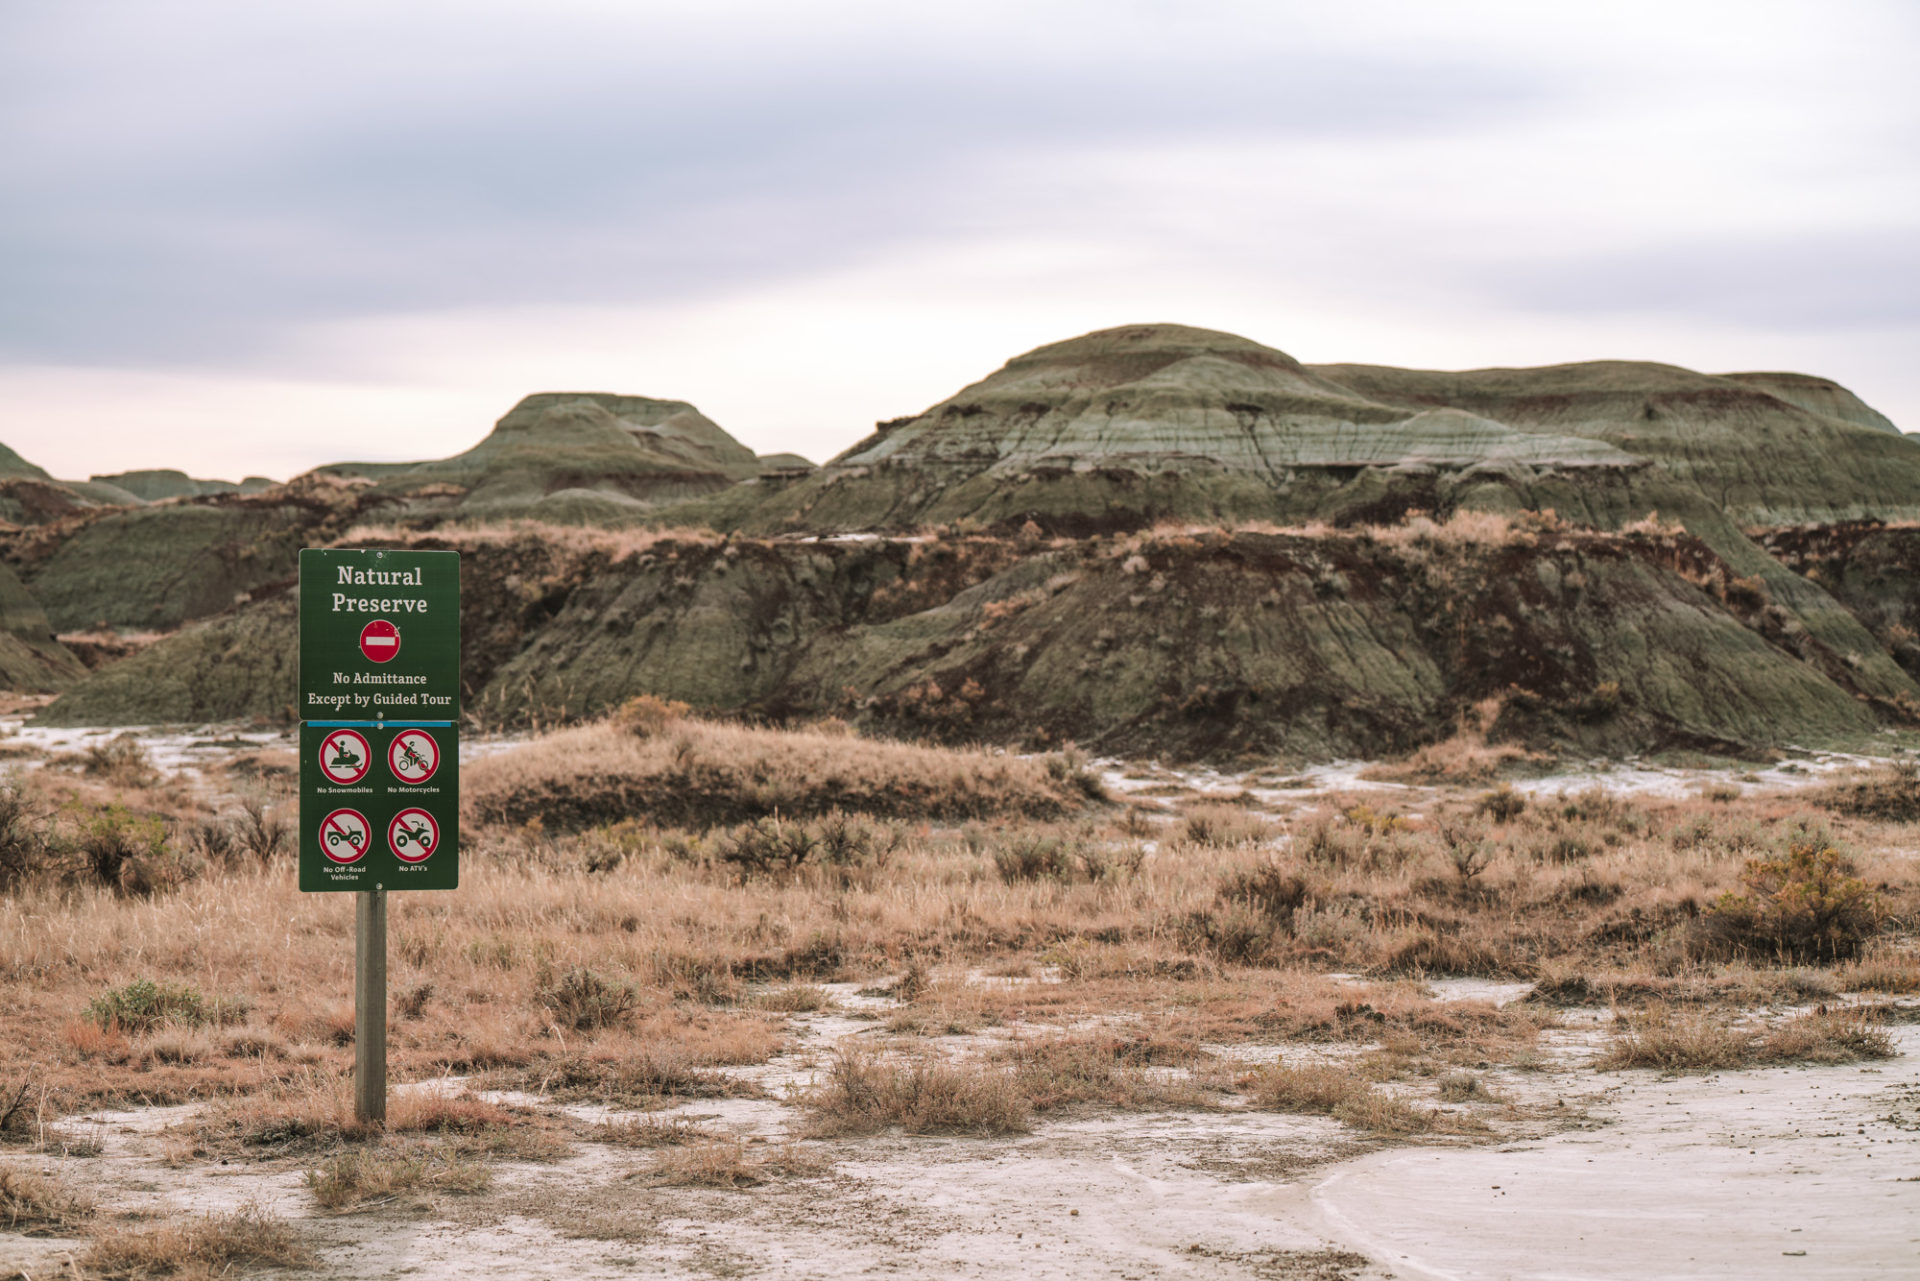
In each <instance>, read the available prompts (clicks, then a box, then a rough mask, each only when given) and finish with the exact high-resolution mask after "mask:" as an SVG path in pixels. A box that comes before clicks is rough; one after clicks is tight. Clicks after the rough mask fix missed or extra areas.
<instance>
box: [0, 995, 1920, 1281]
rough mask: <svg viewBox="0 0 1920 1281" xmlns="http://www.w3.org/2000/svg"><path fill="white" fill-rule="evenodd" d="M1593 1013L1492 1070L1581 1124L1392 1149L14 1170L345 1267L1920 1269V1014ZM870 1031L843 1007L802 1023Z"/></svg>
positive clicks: (875, 1142) (1635, 1274)
mask: <svg viewBox="0 0 1920 1281" xmlns="http://www.w3.org/2000/svg"><path fill="white" fill-rule="evenodd" d="M1442 995H1448V994H1447V993H1442ZM1461 995H1472V996H1480V995H1483V994H1481V993H1478V992H1463V993H1461ZM1594 1013H1595V1014H1596V1015H1597V1013H1598V1012H1597V1011H1596V1012H1594ZM1571 1022H1572V1027H1570V1028H1569V1029H1568V1030H1567V1031H1564V1032H1560V1033H1556V1034H1554V1035H1555V1037H1556V1039H1557V1040H1558V1041H1559V1044H1560V1050H1561V1052H1560V1054H1559V1055H1558V1057H1559V1058H1560V1060H1561V1066H1560V1067H1558V1068H1557V1069H1556V1070H1553V1071H1550V1072H1546V1073H1528V1074H1507V1075H1503V1076H1501V1077H1500V1078H1499V1080H1498V1081H1497V1086H1498V1088H1499V1089H1501V1090H1502V1091H1503V1092H1506V1093H1508V1094H1511V1095H1514V1096H1515V1097H1516V1098H1517V1099H1519V1100H1520V1101H1523V1102H1525V1103H1527V1104H1530V1105H1533V1111H1532V1115H1533V1116H1535V1117H1539V1116H1542V1115H1555V1113H1549V1112H1547V1111H1546V1110H1545V1109H1546V1108H1547V1107H1550V1106H1553V1105H1555V1104H1559V1103H1565V1104H1567V1105H1568V1106H1567V1107H1566V1109H1565V1111H1564V1112H1563V1113H1558V1114H1559V1115H1564V1116H1565V1117H1566V1118H1567V1120H1566V1121H1565V1122H1562V1123H1560V1124H1557V1125H1556V1124H1534V1125H1526V1124H1522V1125H1520V1126H1518V1127H1508V1139H1507V1141H1505V1142H1504V1143H1501V1144H1495V1145H1482V1146H1473V1145H1450V1146H1440V1147H1432V1146H1381V1145H1380V1144H1378V1143H1376V1142H1374V1141H1371V1140H1366V1139H1363V1138H1360V1137H1358V1136H1357V1135H1356V1134H1355V1133H1354V1132H1353V1131H1350V1130H1347V1129H1345V1128H1344V1127H1342V1126H1340V1125H1339V1124H1338V1123H1336V1122H1333V1121H1331V1120H1327V1119H1324V1118H1317V1117H1299V1116H1285V1115H1275V1114H1270V1113H1257V1112H1245V1111H1234V1110H1230V1111H1225V1112H1192V1113H1173V1114H1136V1113H1103V1114H1094V1115H1085V1116H1081V1117H1078V1118H1075V1119H1069V1120H1063V1121H1056V1122H1051V1123H1045V1124H1042V1125H1040V1126H1038V1127H1037V1128H1036V1129H1035V1131H1034V1132H1033V1133H1032V1134H1029V1135H1025V1136H1019V1137H1015V1138H1002V1139H974V1138H941V1137H912V1136H902V1135H892V1136H882V1137H876V1138H872V1139H865V1140H853V1141H841V1142H835V1143H830V1144H808V1145H806V1146H807V1148H808V1149H809V1150H810V1151H812V1155H814V1156H815V1157H816V1158H817V1159H819V1160H820V1161H821V1162H822V1163H823V1164H824V1165H826V1166H827V1168H826V1169H825V1170H824V1171H823V1172H821V1173H818V1174H814V1175H810V1176H800V1177H785V1178H776V1179H774V1180H772V1181H771V1182H769V1183H766V1184H763V1185H761V1186H759V1187H755V1188H750V1189H746V1190H740V1191H723V1190H707V1189H685V1188H669V1187H656V1186H652V1185H651V1180H650V1179H649V1178H648V1177H646V1176H647V1173H648V1171H649V1170H651V1169H652V1162H653V1160H654V1158H653V1156H652V1155H651V1154H649V1153H646V1152H636V1151H632V1150H628V1149H621V1148H611V1147H606V1146H603V1145H600V1144H594V1143H585V1142H583V1143H580V1144H579V1145H577V1148H576V1152H575V1155H573V1156H571V1157H569V1158H567V1159H565V1160H563V1161H561V1162H558V1163H555V1164H551V1165H536V1164H525V1163H518V1164H506V1165H502V1166H500V1167H497V1170H496V1182H495V1185H494V1187H493V1189H492V1190H491V1191H490V1192H488V1193H485V1194H482V1195H479V1196H470V1197H456V1196H435V1197H412V1196H410V1197H404V1198H401V1199H400V1200H399V1201H397V1202H395V1203H392V1204H389V1205H384V1206H378V1207H375V1208H372V1209H367V1210H362V1211H359V1212H355V1213H347V1214H326V1213H323V1212H321V1211H319V1210H317V1209H316V1208H315V1207H314V1205H313V1202H312V1200H311V1198H310V1196H309V1195H308V1193H307V1192H306V1190H305V1187H304V1184H303V1181H302V1176H301V1172H300V1170H299V1169H297V1168H288V1167H271V1168H269V1167H262V1166H260V1165H249V1164H244V1163H236V1164H234V1165H220V1164H206V1163H200V1164H186V1165H181V1166H178V1167H170V1166H169V1165H168V1164H167V1153H168V1149H169V1147H170V1146H171V1145H173V1144H174V1143H175V1142H177V1140H174V1139H172V1138H171V1137H170V1135H169V1131H168V1128H167V1127H169V1126H173V1125H177V1124H179V1123H180V1122H182V1121H184V1120H186V1119H188V1117H189V1116H190V1114H191V1111H192V1109H191V1108H165V1109H149V1110H146V1111H142V1112H124V1113H102V1114H98V1115H96V1116H94V1117H91V1118H88V1119H86V1120H85V1121H83V1122H80V1123H78V1124H77V1125H76V1124H74V1123H69V1129H70V1130H75V1129H77V1130H78V1131H79V1132H81V1133H83V1134H89V1135H91V1136H93V1137H95V1138H97V1140H98V1141H99V1142H100V1143H101V1145H102V1147H103V1149H104V1151H103V1152H102V1154H101V1155H99V1156H97V1157H91V1158H81V1159H76V1158H66V1159H55V1158H48V1157H28V1156H26V1155H25V1154H22V1155H20V1156H7V1155H4V1154H0V1160H6V1161H9V1162H19V1163H22V1164H26V1165H28V1166H29V1167H34V1168H45V1169H49V1170H53V1169H58V1170H59V1172H60V1173H61V1174H63V1175H64V1176H66V1177H67V1178H69V1179H71V1180H73V1181H75V1182H77V1183H81V1184H83V1185H84V1186H87V1187H88V1188H89V1189H90V1190H92V1191H93V1192H94V1194H95V1195H96V1196H97V1197H99V1198H100V1200H101V1201H102V1202H103V1203H104V1204H106V1205H107V1206H109V1207H110V1208H111V1209H114V1210H119V1211H129V1210H131V1211H148V1212H151V1211H156V1210H163V1209H171V1210H176V1211H177V1210H190V1211H208V1210H229V1209H233V1208H235V1207H237V1206H240V1205H242V1204H245V1203H248V1202H257V1203H260V1204H262V1205H264V1206H266V1207H267V1208H269V1209H270V1210H272V1211H273V1212H275V1213H277V1214H280V1215H283V1216H286V1217H287V1218H289V1219H292V1220H294V1221H295V1222H296V1223H297V1224H298V1226H299V1227H300V1229H301V1230H302V1231H303V1233H304V1234H305V1235H306V1236H307V1237H308V1238H309V1240H310V1241H311V1242H312V1243H313V1245H314V1247H315V1249H316V1250H317V1252H318V1254H319V1257H320V1258H321V1260H322V1261H323V1262H322V1266H321V1268H320V1269H319V1271H320V1272H321V1273H323V1274H324V1275H327V1276H336V1277H352V1278H387V1277H408V1276H413V1277H438V1276H479V1275H484V1276H489V1277H500V1278H562V1277H565V1278H597V1277H628V1276H685V1277H700V1276H753V1277H768V1278H783V1279H784V1278H831V1277H843V1276H857V1275H906V1276H914V1277H935V1278H948V1277H951V1278H961V1277H1015V1276H1018V1277H1035V1278H1048V1277H1059V1278H1084V1277H1114V1278H1147V1277H1191V1278H1223V1279H1224V1278H1282V1279H1287V1278H1294V1279H1303V1281H1305V1279H1311V1281H1364V1279H1371V1278H1382V1277H1400V1278H1446V1279H1454V1278H1459V1279H1461V1281H1465V1279H1468V1278H1475V1279H1478V1278H1540V1279H1542V1281H1547V1279H1552V1281H1566V1279H1571V1278H1591V1279H1593V1281H1602V1279H1606V1281H1612V1279H1615V1278H1621V1279H1624V1278H1646V1277H1663V1278H1691V1277H1702V1278H1705V1277H1713V1278H1735V1277H1742V1278H1756V1277H1794V1278H1805V1277H1820V1278H1877V1277H1888V1278H1892V1277H1913V1276H1916V1275H1920V1142H1916V1138H1915V1136H1916V1135H1917V1134H1920V1053H1917V1052H1920V1027H1915V1026H1905V1027H1902V1028H1899V1029H1897V1031H1896V1035H1897V1039H1898V1041H1899V1043H1900V1046H1901V1049H1902V1051H1903V1053H1902V1056H1901V1057H1899V1058H1896V1059H1892V1060H1888V1061H1886V1062H1885V1063H1883V1064H1881V1065H1878V1066H1874V1067H1867V1068H1861V1067H1837V1068H1833V1067H1829V1068H1785V1069H1773V1070H1766V1071H1754V1072H1741V1073H1725V1074H1718V1075H1712V1076H1702V1077H1683V1078H1677V1079H1662V1078H1659V1077H1657V1076H1655V1075H1653V1074H1651V1073H1646V1072H1630V1073H1620V1074H1612V1075H1607V1076H1599V1075H1596V1074H1593V1073H1591V1072H1589V1071H1586V1070H1584V1069H1582V1068H1580V1067H1578V1066H1576V1064H1575V1060H1577V1059H1578V1058H1580V1057H1583V1054H1582V1052H1581V1047H1582V1046H1583V1045H1590V1044H1591V1043H1592V1041H1593V1039H1594V1037H1593V1031H1592V1029H1593V1028H1594V1026H1595V1024H1596V1023H1597V1019H1579V1018H1576V1019H1574V1020H1572V1021H1571ZM858 1026H861V1025H860V1024H859V1023H858V1021H857V1020H853V1019H849V1018H847V1017H846V1016H844V1015H836V1016H826V1017H823V1018H820V1019H818V1020H817V1021H816V1022H815V1023H814V1024H813V1030H814V1033H815V1035H814V1036H813V1037H811V1038H808V1039H809V1040H812V1041H814V1042H815V1048H816V1049H817V1048H818V1045H819V1044H821V1043H824V1042H826V1041H828V1040H831V1039H837V1037H838V1036H840V1035H845V1034H849V1033H850V1032H852V1029H854V1028H857V1027H858ZM1583 1028H1584V1029H1586V1030H1583ZM852 1034H857V1033H852ZM815 1061H817V1059H816V1058H814V1057H813V1056H812V1055H811V1054H810V1053H809V1050H808V1049H804V1048H803V1049H802V1050H800V1051H799V1052H797V1053H796V1054H794V1055H790V1056H787V1057H786V1058H784V1059H783V1060H776V1061H775V1062H774V1063H773V1064H769V1065H767V1067H765V1068H762V1069H753V1070H752V1071H753V1072H754V1073H755V1074H756V1075H757V1076H758V1077H760V1079H763V1080H766V1081H767V1082H769V1083H770V1084H773V1085H775V1086H776V1087H777V1086H778V1085H779V1084H780V1083H781V1082H782V1081H794V1082H798V1081H804V1080H805V1079H806V1075H807V1072H808V1065H809V1064H810V1063H812V1062H815ZM418 1088H457V1083H452V1082H449V1083H442V1084H440V1085H437V1086H427V1087H418ZM776 1092H777V1091H776ZM565 1110H567V1111H570V1112H572V1113H573V1114H574V1115H576V1116H580V1117H582V1118H583V1119H598V1118H600V1117H603V1116H605V1115H606V1113H605V1112H604V1111H603V1110H601V1109H597V1108H591V1107H588V1108H571V1109H565ZM677 1111H678V1113H679V1114H680V1115H684V1116H686V1117H688V1118H690V1119H694V1120H697V1121H699V1122H700V1123H701V1124H703V1125H705V1126H707V1127H708V1128H711V1129H719V1130H724V1131H728V1132H732V1133H734V1134H737V1135H740V1136H742V1137H743V1138H745V1139H747V1140H748V1143H749V1151H770V1150H771V1147H769V1146H763V1145H769V1144H772V1143H774V1142H777V1141H779V1140H781V1139H783V1138H785V1137H786V1136H787V1133H788V1129H789V1126H790V1123H791V1122H792V1120H793V1119H794V1114H793V1112H792V1110H791V1109H790V1108H789V1107H788V1106H787V1105H786V1104H784V1103H782V1102H780V1101H778V1099H777V1098H775V1099H763V1100H748V1099H741V1100H725V1101H701V1102H696V1103H691V1104H688V1105H686V1106H684V1107H682V1108H680V1109H678V1110H677ZM1516 1133H1518V1134H1519V1135H1520V1137H1518V1138H1517V1139H1516V1138H1515V1137H1514V1135H1515V1134H1516ZM83 1248H84V1242H82V1241H79V1240H60V1239H28V1238H22V1237H19V1236H12V1235H4V1234H0V1265H4V1266H5V1267H7V1268H9V1269H22V1268H24V1269H26V1270H27V1272H28V1274H29V1275H31V1276H34V1277H43V1276H51V1275H57V1274H58V1273H59V1271H60V1270H61V1267H60V1265H61V1262H62V1260H63V1258H64V1257H66V1256H69V1255H72V1254H76V1253H78V1252H79V1251H80V1250H82V1249H83Z"/></svg>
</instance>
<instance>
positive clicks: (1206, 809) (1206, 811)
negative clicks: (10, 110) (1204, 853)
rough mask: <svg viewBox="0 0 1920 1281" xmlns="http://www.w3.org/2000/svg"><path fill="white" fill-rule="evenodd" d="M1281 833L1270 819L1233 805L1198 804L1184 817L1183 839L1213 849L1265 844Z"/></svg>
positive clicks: (1181, 826)
mask: <svg viewBox="0 0 1920 1281" xmlns="http://www.w3.org/2000/svg"><path fill="white" fill-rule="evenodd" d="M1278 834H1279V829H1278V828H1277V827H1276V826H1275V825H1274V824H1273V823H1272V822H1271V821H1269V820H1268V819H1265V818H1262V817H1261V816H1260V815H1258V814H1249V813H1247V812H1246V811H1244V810H1241V809H1237V808H1235V807H1234V806H1232V805H1222V804H1218V803H1213V804H1205V805H1195V806H1192V807H1191V808H1189V809H1188V810H1187V811H1186V813H1185V814H1184V815H1183V816H1182V817H1181V820H1180V839H1181V840H1183V841H1188V842H1191V843H1192V844H1194V845H1205V846H1208V847H1210V848H1212V849H1233V848H1235V847H1237V846H1241V845H1265V844H1267V843H1268V842H1269V841H1271V840H1272V839H1273V838H1274V837H1275V836H1276V835H1278Z"/></svg>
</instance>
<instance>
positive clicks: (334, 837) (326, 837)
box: [320, 809, 373, 863]
mask: <svg viewBox="0 0 1920 1281" xmlns="http://www.w3.org/2000/svg"><path fill="white" fill-rule="evenodd" d="M372 843H373V824H371V823H369V822H367V816H366V815H365V814H362V813H361V812H360V811H359V810H345V809H342V810H335V811H334V812H333V813H331V814H329V815H327V816H326V817H325V818H323V819H321V820H320V852H321V853H322V854H325V855H326V856H327V857H328V858H330V859H332V860H333V861H334V862H336V863H358V862H359V861H360V860H361V859H362V858H364V857H365V856H366V853H367V847H368V846H369V845H371V844H372Z"/></svg>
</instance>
